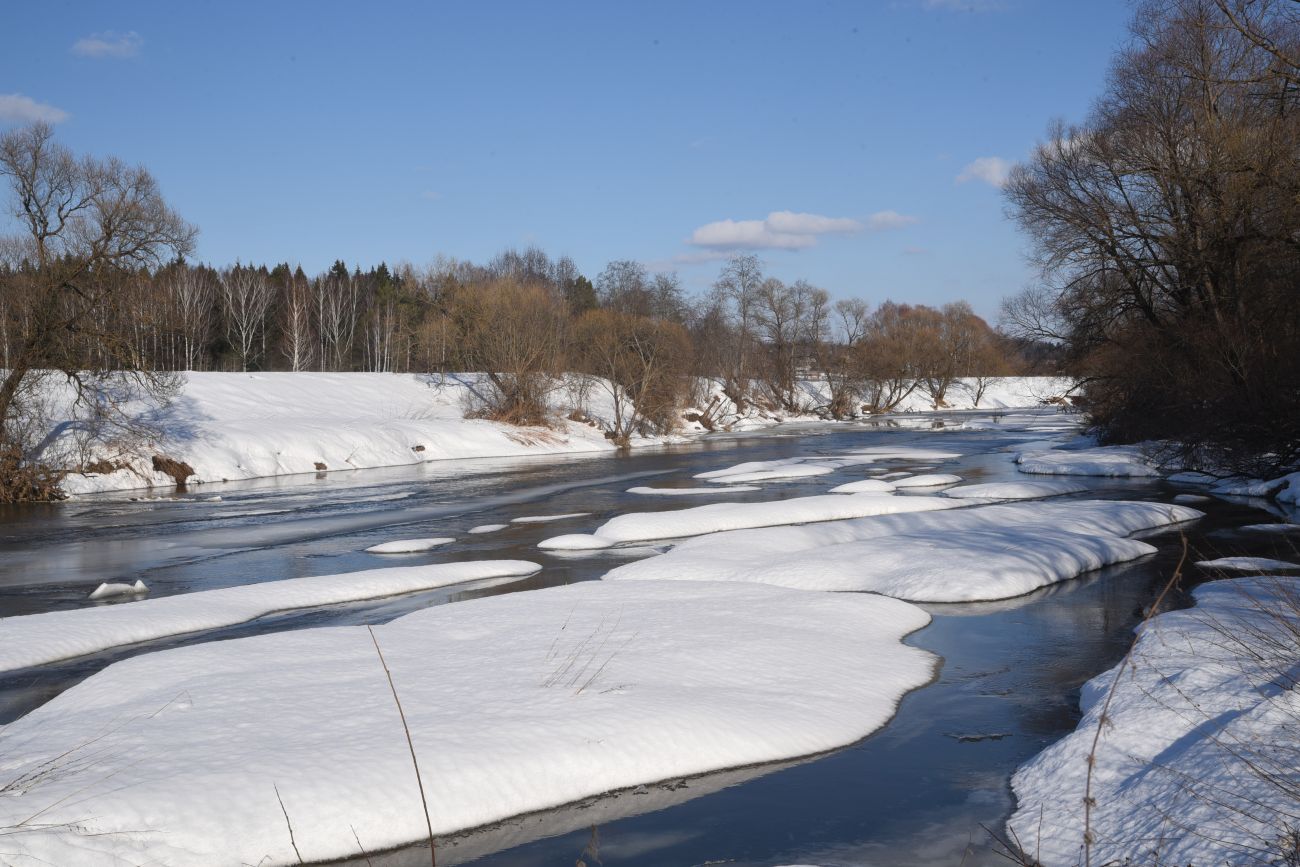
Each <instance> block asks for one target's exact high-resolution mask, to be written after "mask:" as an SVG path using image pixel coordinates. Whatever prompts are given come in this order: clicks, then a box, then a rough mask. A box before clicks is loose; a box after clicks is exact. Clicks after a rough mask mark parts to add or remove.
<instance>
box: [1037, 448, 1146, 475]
mask: <svg viewBox="0 0 1300 867" xmlns="http://www.w3.org/2000/svg"><path fill="white" fill-rule="evenodd" d="M1016 463H1017V464H1018V465H1019V469H1020V472H1022V473H1037V474H1040V475H1056V476H1158V475H1160V471H1159V470H1157V469H1156V468H1155V467H1153V466H1152V465H1151V464H1150V463H1149V462H1148V461H1147V460H1146V459H1145V458H1144V457H1142V453H1141V451H1139V450H1138V449H1137V448H1135V447H1133V446H1106V447H1102V448H1095V449H1082V450H1079V451H1062V450H1060V449H1053V450H1051V451H1045V452H1028V451H1026V452H1021V453H1020V454H1019V455H1017V456H1016Z"/></svg>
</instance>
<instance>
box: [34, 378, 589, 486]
mask: <svg viewBox="0 0 1300 867" xmlns="http://www.w3.org/2000/svg"><path fill="white" fill-rule="evenodd" d="M481 379H482V377H481V375H479V374H449V375H447V376H440V375H429V374H396V373H306V372H300V373H187V374H186V375H185V384H184V386H183V387H182V389H181V392H180V394H179V396H178V397H177V399H176V400H175V402H173V403H172V404H171V405H170V406H169V407H167V408H165V409H163V410H161V411H159V410H158V409H157V408H156V407H152V406H149V405H144V404H141V405H140V407H139V408H138V414H139V415H141V416H151V417H154V418H155V419H156V420H157V422H158V424H159V425H160V427H161V431H162V436H161V438H160V439H159V441H158V442H157V443H156V444H155V445H153V446H151V447H149V448H148V453H147V454H140V455H138V456H135V457H134V459H132V460H131V461H130V462H131V464H132V469H129V470H120V471H118V472H116V473H112V474H109V475H102V476H95V475H93V474H92V475H87V476H82V475H73V476H69V477H68V478H67V479H66V480H65V482H64V489H65V490H66V491H67V492H68V493H77V494H81V493H91V492H96V491H103V490H122V489H127V488H142V487H147V486H160V485H168V486H169V485H171V483H172V479H171V477H169V476H165V475H162V474H161V473H157V472H155V471H154V470H153V468H152V465H151V458H152V456H153V455H154V454H163V455H166V456H167V457H170V458H173V459H176V460H179V461H183V462H185V463H188V464H189V465H190V466H192V467H193V468H194V472H195V475H194V477H193V478H191V479H190V480H189V481H190V483H191V484H195V483H200V482H211V481H220V480H222V479H250V478H257V477H263V476H278V475H285V474H291V473H314V472H318V468H317V467H316V464H317V463H321V464H324V465H325V467H326V468H327V469H328V470H351V469H359V468H364V467H383V466H396V465H401V464H419V463H423V462H425V461H430V460H447V459H452V458H486V457H505V456H517V455H530V454H556V453H575V452H606V451H610V450H612V449H613V448H614V447H613V445H612V444H611V443H609V442H608V441H607V440H606V439H605V437H604V434H603V433H601V432H600V431H598V430H594V429H592V428H590V427H587V426H586V425H583V424H578V423H575V422H569V421H566V420H562V419H560V420H557V421H556V422H555V428H554V429H547V428H518V427H512V426H510V425H506V424H500V423H498V422H493V421H487V420H485V419H467V418H464V417H463V416H464V414H465V407H466V405H467V403H468V402H469V399H470V396H471V395H472V394H473V393H474V392H475V391H476V390H478V389H479V387H480V385H479V384H480V382H481ZM73 445H74V444H73V443H72V442H71V441H70V440H67V441H60V442H59V443H56V444H55V446H54V448H53V449H52V453H53V454H58V453H60V451H76V449H75V448H73ZM99 451H103V453H104V455H105V456H107V457H112V458H114V459H116V458H117V457H118V455H117V454H116V453H115V452H114V453H110V452H109V450H108V447H107V446H106V445H105V446H104V447H103V448H101V449H95V448H92V452H94V453H96V454H98V453H99Z"/></svg>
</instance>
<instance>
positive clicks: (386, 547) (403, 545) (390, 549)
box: [366, 536, 456, 554]
mask: <svg viewBox="0 0 1300 867" xmlns="http://www.w3.org/2000/svg"><path fill="white" fill-rule="evenodd" d="M455 541H456V540H455V539H453V538H452V537H450V536H439V537H437V538H435V539H398V540H397V541H395V542H383V543H381V544H378V545H371V546H370V547H369V548H367V549H366V553H368V554H415V553H418V552H420V551H429V550H432V549H433V548H437V547H438V546H439V545H446V544H447V543H448V542H455Z"/></svg>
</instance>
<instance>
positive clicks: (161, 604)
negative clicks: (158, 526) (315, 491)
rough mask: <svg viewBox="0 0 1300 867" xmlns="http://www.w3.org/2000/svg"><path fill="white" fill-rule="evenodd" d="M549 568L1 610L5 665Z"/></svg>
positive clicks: (359, 578)
mask: <svg viewBox="0 0 1300 867" xmlns="http://www.w3.org/2000/svg"><path fill="white" fill-rule="evenodd" d="M541 568H542V567H541V566H538V565H537V564H536V563H530V562H528V561H526V560H475V561H470V562H465V563H442V564H439V565H435V566H399V567H394V568H390V569H369V570H366V571H363V572H349V573H346V574H342V575H318V576H315V577H309V578H288V579H285V580H282V581H265V582H262V583H260V584H245V585H242V586H239V587H225V588H222V589H220V590H203V591H200V592H198V593H185V594H181V595H177V596H164V597H163V598H161V599H149V600H145V601H143V602H134V603H132V604H130V605H108V606H96V607H93V608H80V609H76V610H73V611H51V612H47V613H44V614H28V615H23V616H20V617H5V618H0V671H12V670H13V669H18V668H26V667H28V666H32V665H43V664H45V663H49V662H56V661H58V660H60V659H70V658H72V657H75V656H84V655H86V654H88V653H98V652H100V651H103V650H108V649H110V648H113V647H120V646H122V645H127V644H139V643H140V642H142V641H153V640H155V639H159V638H167V637H170V636H174V635H184V634H186V633H189V632H201V631H204V630H208V629H218V628H220V627H223V626H234V625H236V624H238V623H246V622H248V621H249V620H255V619H257V618H258V617H263V616H265V615H267V614H272V613H274V612H278V611H291V610H293V609H296V608H315V607H318V606H321V605H338V604H340V603H344V602H359V601H361V600H364V599H375V598H379V597H382V596H396V595H398V594H402V593H414V592H416V591H419V590H432V589H434V588H437V587H445V586H447V585H449V584H460V583H463V582H466V581H477V580H480V579H485V578H505V577H515V576H519V577H522V576H525V575H531V574H532V573H534V572H536V571H537V570H538V569H541Z"/></svg>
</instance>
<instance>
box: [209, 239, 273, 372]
mask: <svg viewBox="0 0 1300 867" xmlns="http://www.w3.org/2000/svg"><path fill="white" fill-rule="evenodd" d="M217 290H218V293H219V294H220V297H221V306H222V310H223V312H224V314H225V320H226V337H227V338H228V339H229V341H230V344H231V346H232V347H233V348H234V350H235V355H236V358H237V359H238V363H239V369H240V370H248V369H249V366H250V365H251V364H253V363H254V362H255V361H257V360H258V359H259V358H261V357H262V355H263V354H264V347H265V344H264V340H265V337H266V325H267V316H268V315H269V314H270V312H271V304H272V302H273V301H274V300H275V291H274V289H273V287H272V286H271V281H270V280H269V279H268V278H267V275H266V274H264V273H262V272H261V271H259V270H257V269H254V268H251V267H247V268H246V267H242V266H240V265H239V264H236V265H235V267H233V268H228V269H227V270H225V271H223V272H222V273H221V275H220V277H219V278H218V280H217Z"/></svg>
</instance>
